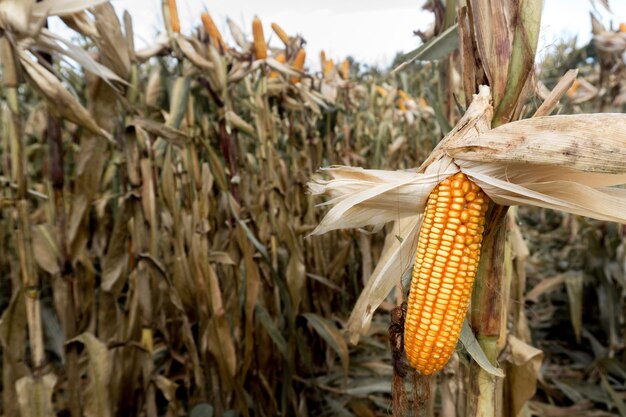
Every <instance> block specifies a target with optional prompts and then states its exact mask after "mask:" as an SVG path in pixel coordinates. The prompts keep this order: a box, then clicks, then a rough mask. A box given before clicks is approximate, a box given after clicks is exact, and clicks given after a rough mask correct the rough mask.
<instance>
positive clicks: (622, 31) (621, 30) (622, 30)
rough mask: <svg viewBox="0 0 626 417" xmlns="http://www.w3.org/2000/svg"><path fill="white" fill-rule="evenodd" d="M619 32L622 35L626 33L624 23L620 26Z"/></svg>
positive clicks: (625, 24)
mask: <svg viewBox="0 0 626 417" xmlns="http://www.w3.org/2000/svg"><path fill="white" fill-rule="evenodd" d="M619 31H620V32H621V33H626V23H624V22H622V23H620V24H619Z"/></svg>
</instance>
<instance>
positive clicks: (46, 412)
mask: <svg viewBox="0 0 626 417" xmlns="http://www.w3.org/2000/svg"><path fill="white" fill-rule="evenodd" d="M56 382H57V377H56V375H53V374H47V375H44V376H43V377H32V376H25V377H23V378H20V379H19V380H18V381H17V382H16V383H15V391H16V393H17V398H16V399H17V402H18V404H19V407H20V415H21V417H54V416H55V415H56V414H55V412H54V407H53V405H52V391H53V390H54V386H55V385H56ZM13 401H15V399H13Z"/></svg>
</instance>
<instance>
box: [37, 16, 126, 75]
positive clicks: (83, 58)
mask: <svg viewBox="0 0 626 417" xmlns="http://www.w3.org/2000/svg"><path fill="white" fill-rule="evenodd" d="M37 41H38V43H39V46H42V45H43V46H45V47H46V48H47V49H48V50H50V51H56V52H58V53H60V54H62V55H65V56H67V57H69V58H71V59H73V60H74V61H76V62H78V63H79V64H80V65H81V66H82V67H83V68H84V69H85V70H87V71H90V72H92V73H94V74H96V75H97V76H99V77H100V78H102V79H103V80H105V81H107V82H109V81H117V82H120V83H123V84H128V83H127V82H126V81H124V80H123V79H122V78H120V77H119V76H118V75H117V74H115V73H114V72H113V71H111V70H110V69H109V68H107V67H105V66H104V65H102V64H100V63H99V62H96V61H95V60H94V59H93V58H92V57H91V56H90V55H89V54H88V53H87V52H86V51H85V50H84V49H83V48H80V47H78V46H76V45H74V44H73V43H72V42H70V41H68V40H66V39H64V38H63V37H61V36H59V35H57V34H55V33H54V32H52V31H50V30H48V29H45V28H43V29H42V30H41V32H40V34H39V37H38V38H37Z"/></svg>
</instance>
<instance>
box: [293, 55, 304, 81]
mask: <svg viewBox="0 0 626 417" xmlns="http://www.w3.org/2000/svg"><path fill="white" fill-rule="evenodd" d="M305 58H306V52H305V51H304V48H300V49H299V50H298V53H297V54H296V57H295V58H294V60H293V64H292V65H293V67H294V68H295V69H297V70H298V71H302V68H304V59H305ZM298 81H300V77H291V83H292V84H295V83H297V82H298Z"/></svg>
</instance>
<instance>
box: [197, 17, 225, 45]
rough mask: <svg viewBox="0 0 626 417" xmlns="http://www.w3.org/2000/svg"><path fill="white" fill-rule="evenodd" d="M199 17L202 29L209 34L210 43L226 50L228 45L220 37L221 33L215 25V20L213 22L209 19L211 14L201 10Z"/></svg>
mask: <svg viewBox="0 0 626 417" xmlns="http://www.w3.org/2000/svg"><path fill="white" fill-rule="evenodd" d="M200 18H201V19H202V25H203V26H204V30H205V31H206V33H207V35H209V39H211V43H213V45H214V46H215V47H216V48H219V49H220V50H222V51H226V50H228V46H226V43H225V42H224V39H223V38H222V34H221V33H220V31H219V30H218V29H217V26H215V22H213V19H211V15H210V14H209V13H208V12H203V13H202V14H201V15H200Z"/></svg>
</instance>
